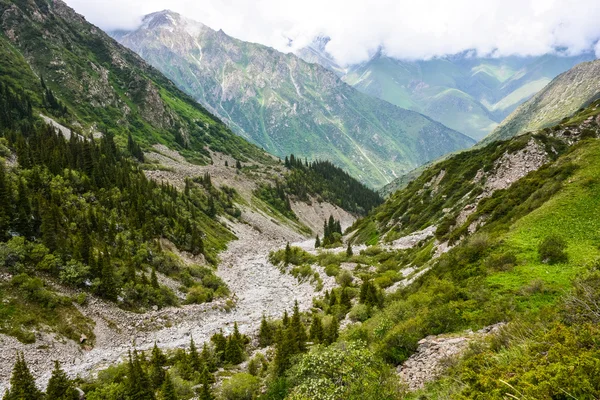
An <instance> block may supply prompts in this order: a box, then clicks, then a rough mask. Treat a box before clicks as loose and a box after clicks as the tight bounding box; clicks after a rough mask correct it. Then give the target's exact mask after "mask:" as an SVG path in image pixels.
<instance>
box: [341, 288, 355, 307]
mask: <svg viewBox="0 0 600 400" xmlns="http://www.w3.org/2000/svg"><path fill="white" fill-rule="evenodd" d="M341 291H342V294H341V295H340V306H342V308H343V309H344V311H348V310H349V309H350V308H352V302H351V301H350V296H348V291H347V290H346V288H341Z"/></svg>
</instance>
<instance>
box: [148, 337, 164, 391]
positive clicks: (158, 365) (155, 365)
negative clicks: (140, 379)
mask: <svg viewBox="0 0 600 400" xmlns="http://www.w3.org/2000/svg"><path fill="white" fill-rule="evenodd" d="M165 362H166V357H165V355H164V354H163V352H162V351H161V350H160V349H159V348H158V346H157V345H156V342H154V347H153V348H152V356H151V357H150V382H151V383H152V386H153V387H154V388H155V389H158V388H159V387H161V386H162V385H163V384H164V381H165V375H166V374H165V370H164V368H163V367H164V365H165Z"/></svg>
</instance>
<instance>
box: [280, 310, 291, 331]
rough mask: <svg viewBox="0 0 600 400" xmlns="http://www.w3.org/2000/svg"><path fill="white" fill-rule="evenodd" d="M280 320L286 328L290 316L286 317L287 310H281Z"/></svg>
mask: <svg viewBox="0 0 600 400" xmlns="http://www.w3.org/2000/svg"><path fill="white" fill-rule="evenodd" d="M281 322H282V323H283V327H284V328H287V327H288V326H289V324H290V317H288V312H287V310H285V311H284V312H283V318H282V319H281Z"/></svg>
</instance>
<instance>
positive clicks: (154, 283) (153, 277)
mask: <svg viewBox="0 0 600 400" xmlns="http://www.w3.org/2000/svg"><path fill="white" fill-rule="evenodd" d="M150 285H152V287H153V288H154V289H158V288H160V285H159V284H158V277H157V276H156V267H154V266H152V273H151V274H150Z"/></svg>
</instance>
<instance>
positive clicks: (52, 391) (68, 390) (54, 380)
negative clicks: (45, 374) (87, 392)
mask: <svg viewBox="0 0 600 400" xmlns="http://www.w3.org/2000/svg"><path fill="white" fill-rule="evenodd" d="M77 397H78V396H77V393H76V392H75V388H74V387H73V383H72V382H71V380H70V379H69V378H68V377H67V374H66V373H65V371H63V370H62V369H61V368H60V364H59V362H58V361H54V370H53V371H52V376H51V377H50V380H49V381H48V388H47V389H46V399H47V400H74V399H77Z"/></svg>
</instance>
